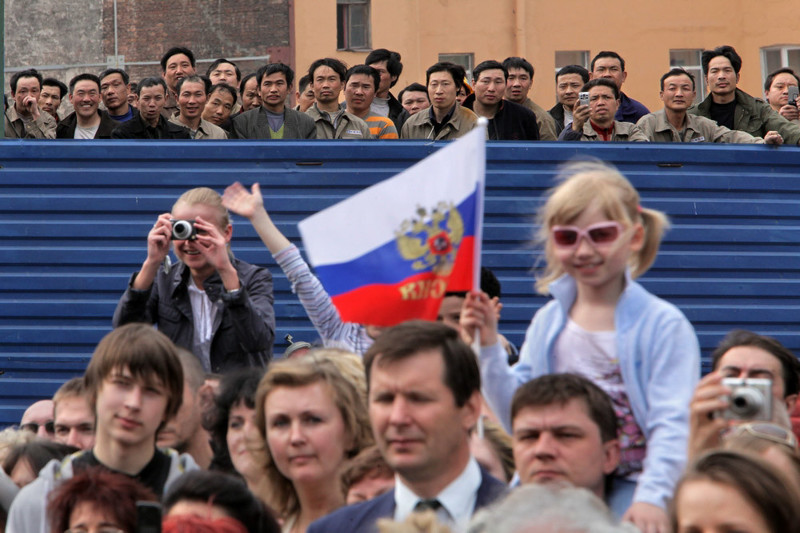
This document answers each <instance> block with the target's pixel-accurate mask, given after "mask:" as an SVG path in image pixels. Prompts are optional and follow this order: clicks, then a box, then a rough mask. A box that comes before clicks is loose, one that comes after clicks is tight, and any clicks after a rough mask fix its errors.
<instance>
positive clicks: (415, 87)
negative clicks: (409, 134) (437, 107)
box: [397, 82, 431, 120]
mask: <svg viewBox="0 0 800 533" xmlns="http://www.w3.org/2000/svg"><path fill="white" fill-rule="evenodd" d="M397 98H398V99H399V100H400V103H401V104H403V109H405V111H406V113H408V115H409V116H411V115H416V114H417V113H419V112H420V111H422V110H423V109H427V108H429V107H430V106H431V101H430V100H429V99H428V89H426V88H425V86H424V85H422V84H421V83H417V82H414V83H412V84H411V85H409V86H407V87H406V88H405V89H403V90H402V91H400V94H399V95H398V96H397ZM406 120H408V119H406Z"/></svg>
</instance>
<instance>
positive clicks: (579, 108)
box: [572, 92, 590, 131]
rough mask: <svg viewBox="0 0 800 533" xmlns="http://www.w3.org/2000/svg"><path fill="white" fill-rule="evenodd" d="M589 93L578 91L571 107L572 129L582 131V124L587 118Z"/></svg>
mask: <svg viewBox="0 0 800 533" xmlns="http://www.w3.org/2000/svg"><path fill="white" fill-rule="evenodd" d="M589 113H590V110H589V93H587V92H581V93H578V101H577V102H575V106H574V107H573V108H572V129H573V130H575V131H583V125H584V124H585V123H586V121H587V120H588V119H589Z"/></svg>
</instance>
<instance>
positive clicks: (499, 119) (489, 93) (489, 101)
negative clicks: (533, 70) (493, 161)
mask: <svg viewBox="0 0 800 533" xmlns="http://www.w3.org/2000/svg"><path fill="white" fill-rule="evenodd" d="M472 77H473V78H472V79H473V86H474V90H475V92H474V93H472V94H471V95H469V96H467V98H466V99H465V100H464V103H463V104H462V105H463V106H464V107H466V108H467V109H471V110H472V111H474V112H475V114H476V115H478V116H479V117H486V118H487V119H488V120H489V127H488V133H489V139H490V140H494V141H538V140H539V126H538V125H537V123H536V115H535V114H534V113H533V111H531V110H530V109H528V108H527V107H525V106H522V105H519V104H515V103H514V102H512V101H510V100H504V99H503V96H504V95H505V93H506V80H507V79H508V71H507V70H506V68H505V67H504V66H503V64H502V63H500V62H498V61H492V60H490V61H484V62H483V63H481V64H479V65H478V66H477V67H475V70H473V73H472Z"/></svg>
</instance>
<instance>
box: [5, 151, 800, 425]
mask: <svg viewBox="0 0 800 533" xmlns="http://www.w3.org/2000/svg"><path fill="white" fill-rule="evenodd" d="M441 146H442V145H441V144H430V143H420V142H379V141H374V142H337V141H332V142H326V141H316V142H291V141H282V142H263V141H259V142H248V141H245V142H224V141H221V142H215V141H202V142H162V143H153V142H142V141H128V142H119V141H94V142H79V141H74V142H73V141H7V142H3V143H0V167H1V168H0V370H2V371H3V372H4V374H2V375H0V426H2V425H5V424H9V423H13V422H16V421H18V420H19V417H20V414H21V411H22V409H24V407H25V406H27V405H29V404H30V403H31V402H32V401H34V400H35V399H37V398H41V397H44V396H49V395H51V394H52V393H53V392H54V391H55V389H56V388H57V387H58V386H59V385H60V384H61V383H63V381H64V380H66V379H68V378H69V377H72V376H75V375H79V374H81V373H82V371H83V369H84V368H85V365H86V363H87V361H88V359H89V357H90V355H91V352H92V350H93V348H94V345H95V344H96V343H97V341H98V340H99V339H100V338H101V337H102V336H103V335H104V334H105V333H107V332H108V331H109V330H110V317H111V315H112V313H113V310H114V307H115V305H116V302H117V299H118V298H119V296H120V295H121V294H122V292H123V290H124V288H125V286H126V283H127V281H128V278H129V276H130V274H131V273H132V272H133V271H135V270H136V269H137V268H138V267H139V266H140V265H141V262H142V261H143V260H144V257H145V253H146V252H145V249H146V242H145V241H146V235H147V232H148V230H149V228H150V227H151V226H152V224H153V221H154V220H155V218H156V216H157V215H158V214H159V213H162V212H165V211H169V210H170V208H171V206H172V203H173V202H174V201H175V199H176V198H177V197H178V196H179V195H180V194H181V193H182V192H183V191H185V190H186V189H189V188H192V187H197V186H207V187H211V188H214V189H216V190H218V191H221V190H222V189H224V188H225V187H226V186H227V185H229V184H230V183H231V182H233V181H234V180H239V181H242V182H243V183H245V184H248V185H249V184H251V183H253V182H255V181H258V182H259V183H260V184H261V187H262V191H263V193H264V197H265V201H266V205H267V208H268V210H269V211H270V213H271V214H272V216H273V218H274V219H275V221H276V223H277V224H278V226H279V227H280V229H281V230H282V231H283V232H284V233H286V235H287V236H288V237H289V238H290V239H291V240H292V241H294V242H296V243H298V244H300V243H299V236H298V232H297V222H298V221H299V220H302V219H303V218H304V217H306V216H308V215H309V214H311V213H314V212H316V211H319V210H320V209H323V208H325V207H328V206H330V205H332V204H334V203H336V202H337V201H339V200H341V199H343V198H346V197H349V196H350V195H352V194H353V193H355V192H358V191H360V190H362V189H363V188H364V187H367V186H369V185H372V184H374V183H376V182H378V181H381V180H383V179H385V178H388V177H390V176H393V175H394V174H396V173H398V172H400V171H401V170H403V169H405V168H407V167H409V166H411V165H412V164H413V163H415V162H417V161H419V160H420V159H422V158H424V157H425V156H427V155H429V154H430V153H432V152H434V151H435V150H437V149H439V148H440V147H441ZM586 157H593V158H598V159H601V160H604V161H608V162H611V163H613V164H615V165H617V166H618V167H619V168H620V169H621V170H622V171H623V173H625V174H626V175H627V176H628V177H629V178H630V179H631V181H632V182H633V183H634V185H635V186H636V187H637V188H638V189H639V191H640V192H641V195H642V203H643V204H644V205H646V206H648V207H653V208H656V209H660V210H663V211H665V212H667V213H668V214H669V215H670V218H671V220H672V229H671V231H670V232H669V233H668V234H667V237H666V239H665V241H664V243H663V245H662V247H661V252H660V254H659V257H658V259H657V261H656V262H655V264H654V265H653V267H652V269H651V270H650V271H649V272H648V273H647V274H646V275H645V276H644V277H643V279H642V283H643V285H644V286H645V287H647V288H648V289H649V290H650V291H652V292H653V293H655V294H657V295H659V296H661V297H663V298H666V299H667V300H670V301H672V302H673V303H675V304H676V305H678V306H679V307H680V308H681V309H682V310H683V312H684V313H686V315H687V316H688V317H689V319H690V320H691V321H692V323H693V324H694V326H695V328H696V330H697V333H698V337H699V338H700V342H701V345H702V348H703V353H704V355H705V356H706V357H707V355H708V353H709V352H710V350H711V349H712V348H713V346H714V345H715V344H716V343H717V342H718V341H719V339H720V338H721V337H722V336H723V335H724V334H725V333H726V332H727V331H729V330H730V329H732V328H747V329H753V330H755V331H758V332H760V333H765V334H769V335H774V336H776V337H777V338H778V339H780V340H781V341H782V342H784V343H785V344H787V345H788V346H789V347H790V348H792V349H794V350H797V349H800V338H799V336H798V328H797V326H796V317H797V316H798V309H799V308H800V255H798V243H800V210H799V209H798V206H800V179H798V170H800V150H798V149H796V148H792V147H779V148H774V147H767V146H749V145H748V146H742V145H736V146H734V145H728V146H714V145H690V146H686V145H643V144H622V143H620V144H613V143H609V144H604V143H489V147H488V154H487V194H486V216H485V233H484V243H483V246H484V253H483V262H484V264H485V265H486V266H488V267H489V268H491V269H492V270H493V271H494V272H495V273H496V274H497V276H498V277H499V279H500V281H501V283H502V285H503V302H504V308H503V313H502V321H501V330H502V332H503V333H504V334H506V336H507V337H508V338H509V339H510V340H512V341H513V342H515V343H516V344H518V345H519V344H521V343H522V339H523V337H524V334H525V329H526V327H527V325H528V323H529V322H530V319H531V317H532V316H533V314H534V312H535V311H536V309H538V308H539V307H540V306H541V305H542V304H543V303H544V302H545V301H546V299H545V298H544V297H541V296H538V295H536V294H535V293H534V290H533V268H534V266H535V264H536V263H537V261H538V260H539V259H540V254H539V252H538V251H537V250H536V249H535V248H534V247H533V246H532V245H531V239H532V237H533V234H534V230H535V227H534V215H535V212H536V208H537V206H538V205H539V204H540V201H541V195H542V193H543V192H544V191H546V190H547V189H548V188H549V187H550V186H551V185H552V184H553V177H554V174H555V172H556V169H557V168H558V166H559V165H561V164H563V163H564V162H565V161H568V160H571V159H574V158H586ZM431 179H436V176H431ZM386 202H387V205H388V204H390V203H391V198H387V199H386ZM353 216H354V221H353V224H364V223H369V221H367V220H361V219H359V217H358V213H354V214H353ZM233 221H234V238H233V241H232V248H233V251H234V253H235V254H236V255H237V256H238V257H240V258H242V259H244V260H245V261H249V262H252V263H258V264H262V265H266V266H267V267H269V268H270V270H271V271H272V273H273V276H274V277H275V309H276V314H277V324H278V331H277V336H276V339H277V345H276V348H275V352H276V353H278V354H279V353H281V352H282V351H283V349H284V348H285V343H284V342H283V340H282V339H283V336H284V335H285V334H287V333H291V334H292V335H293V336H294V338H295V339H296V340H299V339H302V340H309V341H313V340H315V339H316V338H317V336H316V333H315V332H314V330H313V328H312V326H311V324H310V323H309V322H308V320H307V319H306V317H305V313H304V311H303V308H302V306H301V305H300V304H299V302H298V301H297V299H296V297H295V296H294V295H293V294H292V292H291V290H290V287H289V284H288V283H287V281H286V279H285V276H283V273H282V272H281V271H280V269H279V268H277V266H276V265H275V264H274V262H273V261H272V258H271V256H270V254H269V253H268V251H267V250H266V248H265V247H264V246H263V245H262V243H261V241H260V240H259V239H258V237H257V236H256V234H255V232H254V231H253V229H252V228H251V227H250V226H249V223H248V222H247V221H246V220H244V219H241V218H239V217H234V219H233ZM331 238H346V236H331ZM704 364H707V359H704ZM704 370H705V369H704Z"/></svg>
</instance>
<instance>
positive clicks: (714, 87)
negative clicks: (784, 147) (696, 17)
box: [689, 46, 800, 145]
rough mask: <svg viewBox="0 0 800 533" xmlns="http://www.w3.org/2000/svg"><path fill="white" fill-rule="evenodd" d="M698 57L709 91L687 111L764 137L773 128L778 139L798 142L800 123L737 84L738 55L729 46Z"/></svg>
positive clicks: (740, 62) (732, 128) (793, 142)
mask: <svg viewBox="0 0 800 533" xmlns="http://www.w3.org/2000/svg"><path fill="white" fill-rule="evenodd" d="M700 60H701V65H702V67H703V75H704V76H705V77H706V83H707V85H708V90H709V95H708V96H707V97H706V99H705V100H703V101H702V102H700V103H699V104H698V105H696V106H694V107H692V108H691V109H690V110H689V112H690V113H693V114H695V115H699V116H701V117H706V118H710V119H711V120H713V121H715V122H716V123H717V124H719V125H720V126H725V127H726V128H728V129H731V130H740V131H744V132H747V133H749V134H750V135H752V136H753V137H763V138H764V139H765V140H766V139H767V138H768V136H769V137H775V134H773V133H772V132H776V133H777V135H778V136H780V138H781V141H782V142H784V143H786V144H792V145H795V144H797V145H800V126H798V125H797V124H792V123H791V122H789V121H788V120H786V119H785V118H783V117H782V116H781V115H780V114H778V112H777V111H775V110H774V109H772V108H771V107H770V106H769V104H767V103H765V102H763V101H761V100H758V99H756V98H753V97H752V96H750V95H749V94H747V93H746V92H744V91H742V90H741V89H739V88H737V86H736V85H737V84H738V83H739V71H740V70H741V68H742V58H741V57H739V54H737V53H736V50H735V49H734V48H733V47H732V46H718V47H717V48H715V49H713V50H706V51H704V52H703V54H702V55H701V56H700ZM774 144H780V142H775V143H774Z"/></svg>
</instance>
